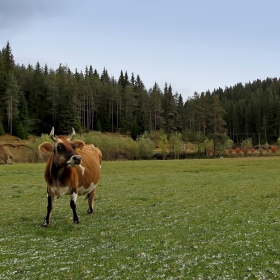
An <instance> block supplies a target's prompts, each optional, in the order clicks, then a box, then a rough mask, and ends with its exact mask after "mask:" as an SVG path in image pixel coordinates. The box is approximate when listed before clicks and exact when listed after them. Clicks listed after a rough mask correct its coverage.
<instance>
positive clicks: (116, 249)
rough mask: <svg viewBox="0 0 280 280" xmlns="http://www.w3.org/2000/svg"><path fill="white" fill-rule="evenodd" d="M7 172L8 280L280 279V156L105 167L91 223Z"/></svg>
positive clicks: (0, 189) (82, 206) (39, 167)
mask: <svg viewBox="0 0 280 280" xmlns="http://www.w3.org/2000/svg"><path fill="white" fill-rule="evenodd" d="M43 170H44V165H43V164H24V165H23V164H22V165H21V164H16V165H9V166H8V165H2V166H0V200H1V204H0V209H1V212H0V279H280V246H279V243H280V242H279V239H280V236H279V232H280V157H271V158H269V157H265V158H235V159H225V158H224V159H208V160H207V159H204V160H198V159H197V160H172V161H123V162H104V163H103V166H102V177H101V181H100V184H99V186H98V192H97V198H96V200H95V211H96V212H95V214H93V215H87V214H86V210H87V203H86V202H85V201H84V196H80V197H79V198H78V208H77V209H78V214H79V217H80V220H81V224H79V225H74V224H73V223H72V211H71V209H70V206H69V200H70V198H69V196H64V197H62V198H60V199H58V200H55V208H54V211H53V214H52V220H51V226H50V227H49V228H42V227H41V226H40V225H41V224H42V222H43V219H44V217H45V214H46V205H47V198H46V188H45V183H44V180H43Z"/></svg>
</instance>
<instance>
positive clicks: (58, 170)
mask: <svg viewBox="0 0 280 280" xmlns="http://www.w3.org/2000/svg"><path fill="white" fill-rule="evenodd" d="M64 169H65V167H59V166H56V164H55V163H54V161H53V160H52V164H51V174H52V176H53V178H54V179H55V180H56V181H59V180H60V178H61V176H62V174H63V172H64Z"/></svg>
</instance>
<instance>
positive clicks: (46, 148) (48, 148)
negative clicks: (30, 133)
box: [39, 142, 53, 155]
mask: <svg viewBox="0 0 280 280" xmlns="http://www.w3.org/2000/svg"><path fill="white" fill-rule="evenodd" d="M39 151H40V152H41V153H43V154H45V155H50V154H52V153H53V145H52V144H51V143H49V142H44V143H42V144H41V145H40V146H39Z"/></svg>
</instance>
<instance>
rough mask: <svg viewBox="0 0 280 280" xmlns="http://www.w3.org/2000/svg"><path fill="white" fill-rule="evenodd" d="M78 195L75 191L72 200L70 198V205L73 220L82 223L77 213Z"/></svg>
mask: <svg viewBox="0 0 280 280" xmlns="http://www.w3.org/2000/svg"><path fill="white" fill-rule="evenodd" d="M77 197H78V195H77V194H76V193H75V192H73V193H72V195H71V200H70V207H71V209H72V211H73V222H74V223H75V224H79V223H80V221H79V218H78V215H77V211H76V204H77Z"/></svg>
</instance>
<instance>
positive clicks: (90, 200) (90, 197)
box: [87, 189, 95, 214]
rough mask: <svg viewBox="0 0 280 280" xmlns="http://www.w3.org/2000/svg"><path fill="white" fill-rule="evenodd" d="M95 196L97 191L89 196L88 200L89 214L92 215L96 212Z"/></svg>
mask: <svg viewBox="0 0 280 280" xmlns="http://www.w3.org/2000/svg"><path fill="white" fill-rule="evenodd" d="M94 196H95V189H94V190H93V191H92V192H91V193H89V194H88V195H87V199H88V210H87V212H88V214H92V213H93V212H94V208H93V207H94Z"/></svg>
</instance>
